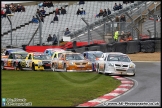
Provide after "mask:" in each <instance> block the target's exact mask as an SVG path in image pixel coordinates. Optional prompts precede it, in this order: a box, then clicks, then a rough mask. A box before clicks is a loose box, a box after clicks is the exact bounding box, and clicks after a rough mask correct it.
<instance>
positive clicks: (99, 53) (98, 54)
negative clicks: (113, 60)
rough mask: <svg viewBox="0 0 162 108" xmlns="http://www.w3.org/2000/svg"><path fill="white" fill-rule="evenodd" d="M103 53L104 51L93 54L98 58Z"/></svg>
mask: <svg viewBox="0 0 162 108" xmlns="http://www.w3.org/2000/svg"><path fill="white" fill-rule="evenodd" d="M102 54H103V53H102V52H97V53H93V55H94V56H95V57H97V58H100V57H101V56H102Z"/></svg>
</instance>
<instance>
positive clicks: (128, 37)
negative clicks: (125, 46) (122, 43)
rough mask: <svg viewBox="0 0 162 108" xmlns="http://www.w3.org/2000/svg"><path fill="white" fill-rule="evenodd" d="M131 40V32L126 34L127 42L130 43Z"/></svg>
mask: <svg viewBox="0 0 162 108" xmlns="http://www.w3.org/2000/svg"><path fill="white" fill-rule="evenodd" d="M131 40H133V38H132V35H131V32H128V34H127V41H131Z"/></svg>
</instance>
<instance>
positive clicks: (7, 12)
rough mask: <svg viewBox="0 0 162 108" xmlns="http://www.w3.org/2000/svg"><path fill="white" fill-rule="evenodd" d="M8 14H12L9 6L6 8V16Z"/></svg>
mask: <svg viewBox="0 0 162 108" xmlns="http://www.w3.org/2000/svg"><path fill="white" fill-rule="evenodd" d="M7 14H11V9H10V7H9V5H7V7H6V15H7Z"/></svg>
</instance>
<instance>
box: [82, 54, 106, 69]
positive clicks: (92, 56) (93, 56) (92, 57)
mask: <svg viewBox="0 0 162 108" xmlns="http://www.w3.org/2000/svg"><path fill="white" fill-rule="evenodd" d="M102 54H103V52H102V51H85V52H83V55H84V57H85V58H86V59H88V60H89V61H91V62H92V68H93V71H96V61H97V60H98V58H100V57H101V55H102Z"/></svg>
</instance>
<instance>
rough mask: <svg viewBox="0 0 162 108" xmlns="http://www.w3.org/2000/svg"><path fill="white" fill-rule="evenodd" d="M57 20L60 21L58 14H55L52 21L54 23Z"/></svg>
mask: <svg viewBox="0 0 162 108" xmlns="http://www.w3.org/2000/svg"><path fill="white" fill-rule="evenodd" d="M55 21H58V16H57V15H56V14H55V16H54V18H53V21H51V23H54V22H55Z"/></svg>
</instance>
